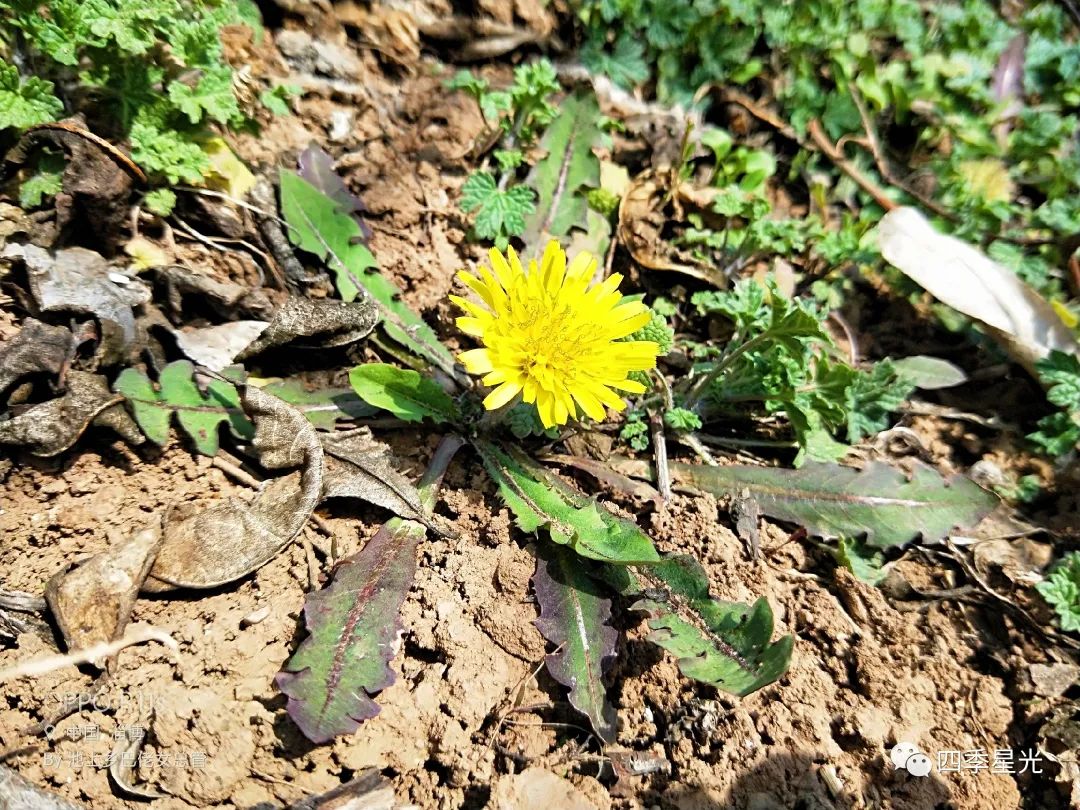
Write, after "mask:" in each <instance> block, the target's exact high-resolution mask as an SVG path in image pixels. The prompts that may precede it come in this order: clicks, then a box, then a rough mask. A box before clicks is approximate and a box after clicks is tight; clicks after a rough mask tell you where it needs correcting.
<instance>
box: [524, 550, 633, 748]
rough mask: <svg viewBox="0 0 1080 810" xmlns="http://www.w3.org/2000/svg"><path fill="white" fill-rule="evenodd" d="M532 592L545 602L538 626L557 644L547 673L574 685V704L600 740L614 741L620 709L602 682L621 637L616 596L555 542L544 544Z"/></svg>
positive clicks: (550, 655)
mask: <svg viewBox="0 0 1080 810" xmlns="http://www.w3.org/2000/svg"><path fill="white" fill-rule="evenodd" d="M533 590H534V591H535V592H536V601H537V603H539V605H540V618H538V619H537V620H536V626H537V628H538V629H539V630H540V632H541V633H542V634H543V636H544V638H546V639H547V640H548V641H550V642H551V643H552V644H554V645H555V647H556V650H555V652H553V653H550V654H549V655H548V656H547V658H546V661H547V668H548V672H550V673H551V676H552V677H553V678H554V679H555V680H556V681H558V682H559V683H561V684H562V685H563V686H566V687H568V688H569V689H570V703H571V704H572V705H573V707H574V708H575V709H577V710H578V711H579V712H581V713H582V714H584V715H585V716H586V717H588V718H589V722H590V723H591V724H592V727H593V730H594V731H596V733H597V734H598V735H599V736H600V738H601V739H602V740H604V741H605V742H613V741H614V739H615V732H616V728H615V709H614V707H613V706H612V705H611V704H610V703H609V702H608V700H607V694H606V691H607V690H606V689H605V688H604V684H603V682H602V681H601V677H602V676H603V674H604V672H605V670H606V669H607V668H608V666H609V664H610V663H611V660H612V659H613V658H614V657H615V641H616V639H617V638H618V632H617V631H616V630H615V628H614V627H612V626H611V625H610V623H609V622H610V620H611V599H610V598H609V597H607V596H606V595H605V594H604V593H603V592H602V590H601V585H600V583H599V582H597V581H596V580H594V579H593V578H592V577H590V576H589V575H588V573H587V572H586V571H585V569H584V567H583V566H582V565H581V561H580V560H579V559H578V558H577V556H576V555H574V554H573V553H571V552H570V551H569V550H567V549H566V548H565V547H563V546H557V545H553V544H551V543H541V544H540V553H539V556H538V558H537V561H536V573H535V574H533Z"/></svg>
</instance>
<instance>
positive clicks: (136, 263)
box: [124, 236, 169, 273]
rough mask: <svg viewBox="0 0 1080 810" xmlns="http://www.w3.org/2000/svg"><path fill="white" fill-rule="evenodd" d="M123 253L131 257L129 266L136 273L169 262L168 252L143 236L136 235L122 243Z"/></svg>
mask: <svg viewBox="0 0 1080 810" xmlns="http://www.w3.org/2000/svg"><path fill="white" fill-rule="evenodd" d="M124 253H126V254H127V255H128V256H130V257H131V259H132V261H131V268H132V269H133V270H134V271H135V272H137V273H138V272H141V271H143V270H149V269H150V268H151V267H164V266H165V265H167V264H169V254H168V253H166V252H165V251H164V250H163V249H162V248H161V247H160V246H159V245H156V244H155V243H153V242H151V241H150V240H149V239H147V238H146V237H145V236H136V237H135V238H134V239H132V240H131V241H129V242H128V243H127V244H126V245H124Z"/></svg>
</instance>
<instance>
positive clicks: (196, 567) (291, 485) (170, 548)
mask: <svg viewBox="0 0 1080 810" xmlns="http://www.w3.org/2000/svg"><path fill="white" fill-rule="evenodd" d="M241 391H242V394H241V402H242V403H243V406H244V410H245V412H246V413H247V415H248V416H249V417H250V418H251V419H252V421H253V422H254V423H255V438H254V439H253V440H252V447H253V449H254V450H255V451H256V453H257V454H258V456H259V462H260V463H261V464H262V466H263V467H265V468H267V469H269V470H293V471H292V472H289V473H287V474H286V475H282V476H280V477H278V478H274V479H273V480H271V481H269V482H267V483H266V484H265V485H264V486H263V488H262V489H261V490H260V491H259V492H258V494H257V495H256V496H255V497H254V499H252V500H251V502H250V503H247V502H244V501H242V500H240V499H238V498H227V499H226V500H224V501H222V502H220V503H217V504H215V505H213V506H211V507H209V508H207V509H201V510H193V509H192V508H190V506H188V507H185V506H178V507H174V508H172V509H170V510H169V512H168V513H167V514H166V516H165V524H164V542H163V543H162V547H161V550H160V551H159V552H158V556H157V560H156V561H155V562H154V567H153V568H152V569H151V571H150V575H149V576H148V577H147V579H146V582H145V584H144V586H143V590H144V591H149V592H161V591H169V590H173V589H174V588H180V587H185V588H213V587H216V586H218V585H224V584H225V583H227V582H232V581H233V580H236V579H239V578H240V577H243V576H246V575H247V574H249V573H251V572H252V571H254V570H255V569H257V568H259V567H261V566H262V565H265V564H266V563H267V562H269V561H270V560H271V559H273V558H274V557H275V556H276V555H277V554H278V553H279V552H280V551H281V550H282V549H284V548H285V547H286V546H288V545H289V543H291V542H292V541H293V539H294V538H295V537H296V535H297V534H299V533H300V530H301V529H302V528H303V527H304V524H305V523H306V522H307V520H308V518H309V517H310V516H311V513H312V511H313V510H314V509H315V506H316V505H317V504H318V502H319V499H320V497H321V495H322V487H323V449H322V445H321V444H320V443H319V437H318V435H317V433H316V432H315V428H314V427H313V426H312V425H311V423H310V422H309V421H308V420H307V419H306V418H305V417H304V415H303V414H302V413H300V412H299V411H298V410H296V409H295V408H293V407H291V406H289V405H287V404H286V403H285V402H283V401H282V400H280V399H278V398H277V397H274V396H271V395H270V394H267V393H265V392H263V391H261V390H260V389H258V388H256V387H255V386H252V385H245V386H242V387H241Z"/></svg>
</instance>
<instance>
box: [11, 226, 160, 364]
mask: <svg viewBox="0 0 1080 810" xmlns="http://www.w3.org/2000/svg"><path fill="white" fill-rule="evenodd" d="M0 258H3V259H6V260H8V261H12V260H15V261H20V262H21V263H22V264H23V265H24V266H25V268H26V276H27V282H28V283H29V286H30V293H31V295H33V297H34V301H35V303H36V304H37V306H38V308H39V309H40V311H41V312H43V313H44V312H78V313H81V314H88V315H92V316H94V317H95V318H96V319H97V320H98V322H99V323H100V325H101V343H100V346H99V347H98V356H99V360H100V362H101V363H103V364H106V365H109V364H112V363H117V362H120V361H122V360H124V359H126V358H127V357H129V356H131V355H132V354H133V353H134V352H135V351H137V350H138V349H139V347H140V343H141V342H143V341H142V338H141V336H140V335H139V330H138V329H137V325H136V318H135V313H134V311H133V310H134V308H135V307H140V306H142V305H143V304H147V303H149V301H150V298H151V293H150V289H149V287H147V285H146V284H145V283H143V281H142V280H140V279H137V278H132V277H130V276H127V275H124V274H123V273H118V272H116V270H115V269H114V268H113V266H112V265H111V264H110V263H109V262H108V261H106V260H105V257H104V256H102V255H101V254H100V253H95V252H94V251H92V250H86V249H85V248H77V247H76V248H64V249H62V250H57V251H48V250H44V249H43V248H40V247H37V246H36V245H19V244H11V245H8V246H7V247H6V248H4V252H3V253H2V254H0Z"/></svg>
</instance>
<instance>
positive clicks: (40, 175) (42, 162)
mask: <svg viewBox="0 0 1080 810" xmlns="http://www.w3.org/2000/svg"><path fill="white" fill-rule="evenodd" d="M65 165H66V161H65V160H64V158H63V156H62V155H51V154H47V155H42V156H41V158H40V159H39V160H38V164H37V170H36V171H35V172H34V173H33V174H32V175H30V177H28V178H27V179H26V180H24V181H23V183H22V185H20V186H19V205H21V206H22V207H23V208H37V207H38V206H39V205H41V203H42V200H43V199H44V198H45V197H52V196H54V195H56V194H59V193H60V192H61V191H62V190H63V177H64V167H65Z"/></svg>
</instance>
